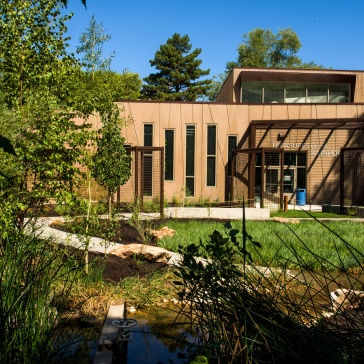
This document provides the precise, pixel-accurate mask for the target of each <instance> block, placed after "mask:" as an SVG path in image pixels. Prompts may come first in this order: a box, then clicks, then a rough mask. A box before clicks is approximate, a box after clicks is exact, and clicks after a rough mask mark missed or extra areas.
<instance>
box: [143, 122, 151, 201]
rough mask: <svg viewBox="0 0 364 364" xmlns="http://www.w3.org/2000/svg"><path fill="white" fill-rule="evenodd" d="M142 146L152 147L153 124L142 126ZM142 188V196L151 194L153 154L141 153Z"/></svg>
mask: <svg viewBox="0 0 364 364" xmlns="http://www.w3.org/2000/svg"><path fill="white" fill-rule="evenodd" d="M144 146H145V147H152V146H153V124H144ZM142 188H143V195H144V196H152V194H153V154H152V152H151V151H150V152H143V154H142Z"/></svg>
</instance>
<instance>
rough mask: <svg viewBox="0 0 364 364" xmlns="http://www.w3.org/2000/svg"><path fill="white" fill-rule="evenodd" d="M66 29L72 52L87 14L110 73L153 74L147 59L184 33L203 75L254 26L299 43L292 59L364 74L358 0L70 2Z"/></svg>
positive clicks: (230, 56)
mask: <svg viewBox="0 0 364 364" xmlns="http://www.w3.org/2000/svg"><path fill="white" fill-rule="evenodd" d="M68 11H72V12H74V16H73V18H72V20H71V21H70V22H69V23H68V31H69V35H70V36H71V38H72V40H71V42H70V47H71V50H72V51H73V50H74V49H75V47H76V45H78V40H79V37H80V35H81V34H82V32H84V31H85V29H86V27H87V26H88V25H89V22H90V18H91V17H92V15H94V16H95V19H96V21H97V23H101V22H102V23H103V26H104V28H105V30H106V33H107V34H109V35H110V36H111V41H109V42H108V43H107V44H105V46H104V55H105V56H107V55H109V54H111V53H112V52H113V51H115V57H114V58H113V61H112V64H111V69H112V70H113V71H116V72H122V71H123V70H124V69H128V70H129V71H132V72H136V73H139V75H140V76H141V77H142V78H143V77H146V76H148V75H149V74H150V73H152V72H154V70H153V68H152V67H151V66H150V63H149V60H150V59H153V58H154V54H155V52H156V51H157V50H158V49H159V47H160V45H161V44H164V43H166V41H167V39H168V38H170V37H171V36H172V34H173V33H179V34H181V35H185V34H188V35H189V37H190V40H191V43H192V47H193V49H195V48H201V49H202V52H201V55H200V57H199V58H200V59H201V60H202V65H201V68H203V69H208V68H209V69H210V76H213V75H216V74H219V73H221V72H223V71H224V69H225V64H226V62H228V61H232V60H235V59H236V57H237V50H236V48H237V47H238V45H239V44H241V42H242V36H243V34H245V33H247V32H249V31H250V30H252V29H254V28H257V27H260V28H264V29H271V30H272V31H273V32H274V33H276V32H277V31H278V29H284V28H287V27H290V28H292V29H293V30H294V31H295V32H296V33H297V34H298V36H299V39H300V41H301V43H302V48H301V50H300V53H299V56H300V57H301V58H302V60H303V61H304V62H309V61H314V62H316V63H318V64H322V65H323V66H325V67H331V68H333V69H338V70H363V69H364V21H363V14H364V1H362V0H349V1H346V2H344V1H339V0H330V1H325V0H321V1H317V0H316V1H314V0H305V1H285V0H284V1H283V0H260V1H251V0H250V1H247V0H224V1H222V0H220V1H219V0H178V1H177V0H155V1H153V0H149V1H146V0H139V1H133V0H128V1H126V0H103V1H102V0H87V8H86V9H85V8H84V7H83V5H82V4H81V0H70V3H69V5H68Z"/></svg>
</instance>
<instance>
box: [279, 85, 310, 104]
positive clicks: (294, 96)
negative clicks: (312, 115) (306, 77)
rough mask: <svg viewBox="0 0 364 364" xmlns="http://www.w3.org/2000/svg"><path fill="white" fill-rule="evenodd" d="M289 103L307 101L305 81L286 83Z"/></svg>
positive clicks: (286, 100) (286, 99)
mask: <svg viewBox="0 0 364 364" xmlns="http://www.w3.org/2000/svg"><path fill="white" fill-rule="evenodd" d="M284 102H286V103H288V104H293V103H305V102H306V85H305V84H304V83H286V97H285V99H284Z"/></svg>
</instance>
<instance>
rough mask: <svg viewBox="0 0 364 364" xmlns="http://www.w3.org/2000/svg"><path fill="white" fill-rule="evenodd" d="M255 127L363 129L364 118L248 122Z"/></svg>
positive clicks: (265, 128)
mask: <svg viewBox="0 0 364 364" xmlns="http://www.w3.org/2000/svg"><path fill="white" fill-rule="evenodd" d="M250 125H251V126H253V127H254V128H255V129H261V130H262V129H263V130H268V129H305V130H312V129H329V130H336V129H343V130H358V129H364V118H341V119H314V120H313V119H291V120H253V121H251V123H250Z"/></svg>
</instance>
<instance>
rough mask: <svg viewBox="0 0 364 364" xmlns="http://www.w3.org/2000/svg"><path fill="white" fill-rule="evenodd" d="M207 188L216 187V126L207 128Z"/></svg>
mask: <svg viewBox="0 0 364 364" xmlns="http://www.w3.org/2000/svg"><path fill="white" fill-rule="evenodd" d="M206 171H207V176H206V177H207V178H206V185H207V186H215V185H216V125H208V126H207V168H206Z"/></svg>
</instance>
